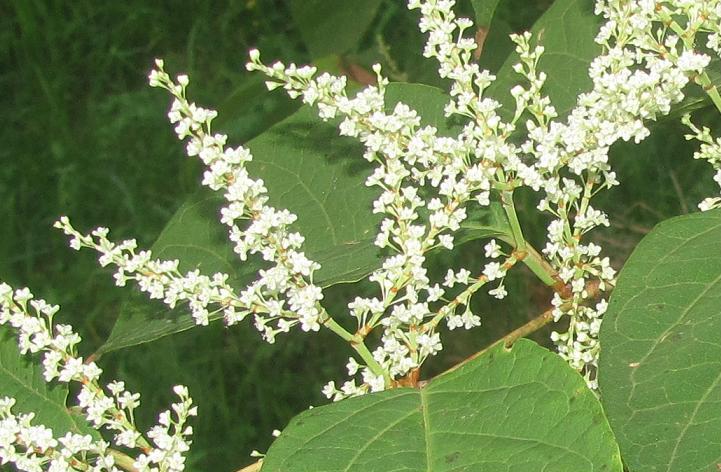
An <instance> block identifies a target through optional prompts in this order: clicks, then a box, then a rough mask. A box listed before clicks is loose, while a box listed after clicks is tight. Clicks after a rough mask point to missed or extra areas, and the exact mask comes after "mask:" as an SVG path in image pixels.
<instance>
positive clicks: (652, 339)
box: [599, 210, 721, 472]
mask: <svg viewBox="0 0 721 472" xmlns="http://www.w3.org/2000/svg"><path fill="white" fill-rule="evenodd" d="M601 346H602V350H601V358H600V370H599V380H600V386H601V393H602V396H601V398H602V399H603V404H604V407H605V409H606V412H607V414H608V418H609V422H610V423H611V426H612V427H613V429H614V431H615V433H616V436H617V437H618V441H619V445H620V447H621V450H622V451H623V458H624V461H625V462H626V463H627V464H628V467H629V469H630V470H632V471H633V472H644V471H668V472H671V471H673V472H686V471H688V472H697V471H709V472H711V471H715V470H716V464H718V463H721V211H719V210H716V211H713V212H707V213H697V214H692V215H687V216H683V217H678V218H673V219H671V220H667V221H665V222H663V223H661V224H660V225H658V226H657V227H656V228H655V229H654V230H653V231H652V232H651V233H650V234H649V235H648V236H646V237H645V238H644V239H643V240H642V241H641V243H640V244H639V245H638V246H637V248H636V250H635V251H634V252H633V254H632V255H631V257H630V258H629V260H628V262H627V263H626V265H625V267H624V268H623V271H622V272H621V274H620V276H619V280H618V285H617V286H616V288H615V289H614V292H613V296H612V297H611V302H610V304H609V307H608V312H607V313H606V315H605V321H604V323H603V326H602V329H601Z"/></svg>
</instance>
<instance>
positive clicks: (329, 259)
mask: <svg viewBox="0 0 721 472" xmlns="http://www.w3.org/2000/svg"><path fill="white" fill-rule="evenodd" d="M387 101H388V108H389V109H392V108H393V107H394V106H395V104H396V103H397V102H399V101H401V102H404V103H406V104H408V105H410V106H411V107H413V108H415V109H416V110H417V111H418V112H419V114H420V115H421V116H422V117H423V123H424V124H429V125H434V126H437V127H438V129H439V132H440V133H441V134H450V133H455V132H456V131H457V128H456V127H452V126H450V125H449V124H447V123H446V118H445V115H444V113H443V108H444V106H445V104H446V103H447V101H448V97H447V96H446V95H445V94H444V93H443V92H442V91H441V90H439V89H437V88H434V87H429V86H426V85H418V84H390V85H389V86H388V90H387ZM247 146H248V147H249V148H250V150H251V152H252V153H253V156H254V157H253V161H252V162H251V163H250V164H249V166H248V167H249V172H250V173H251V175H254V176H260V177H262V178H263V180H264V182H265V184H266V186H267V187H268V193H269V195H270V204H272V205H274V206H276V207H278V208H287V209H289V210H290V211H292V212H293V213H295V214H296V215H297V216H298V221H297V222H296V224H295V226H294V228H295V229H296V230H298V231H299V232H300V233H301V234H302V235H304V236H305V238H306V242H305V252H306V254H307V255H308V257H310V258H311V259H312V260H315V261H317V262H319V263H320V264H321V269H320V270H318V271H317V272H316V273H315V275H314V281H315V283H317V284H319V285H320V286H322V287H329V286H331V285H335V284H338V283H345V282H356V281H358V280H360V279H362V278H363V277H365V276H367V275H368V274H370V273H371V272H372V271H373V270H375V269H376V268H378V267H379V266H380V264H381V260H382V254H381V252H380V250H379V249H378V248H377V247H376V246H375V245H374V244H373V240H374V238H375V235H376V232H377V227H378V224H379V222H380V217H379V216H378V215H374V214H372V213H371V208H372V206H373V200H375V198H376V196H377V194H378V190H377V189H375V188H369V187H367V186H366V185H365V180H366V178H367V176H368V175H369V174H370V173H371V167H370V164H369V163H368V162H367V161H365V160H364V159H363V158H362V154H363V151H362V146H361V145H360V144H359V143H358V142H356V141H355V140H352V139H349V138H343V137H339V136H338V131H337V130H336V127H335V126H334V124H331V123H324V122H323V121H321V120H320V119H318V118H317V117H316V115H315V112H314V111H313V110H311V109H309V108H307V107H304V108H302V109H301V110H300V111H298V112H296V113H295V114H294V115H292V116H291V117H289V118H287V119H286V120H284V121H282V122H280V123H278V124H277V125H275V126H273V127H271V128H270V129H269V130H267V131H266V132H265V133H263V134H261V135H260V136H258V137H257V138H255V139H252V140H251V141H249V142H248V144H247ZM222 203H223V199H222V196H221V195H218V194H214V193H211V192H210V191H207V190H204V191H201V192H199V193H198V194H196V195H195V196H193V197H192V198H191V199H190V200H189V201H187V202H186V203H185V204H184V205H183V206H182V207H181V208H180V209H179V210H178V211H177V212H176V214H175V215H174V216H173V218H172V219H171V220H170V222H169V223H168V225H167V226H166V227H165V229H164V230H163V232H162V234H161V235H160V237H159V238H158V240H157V241H156V242H155V244H154V245H153V246H152V248H151V249H152V250H153V253H154V254H155V255H157V257H160V258H163V259H178V260H180V262H181V264H180V269H181V270H183V271H185V270H193V269H195V268H199V269H200V270H201V271H202V272H203V273H205V274H212V273H214V272H224V273H227V274H229V275H230V276H231V280H230V283H231V284H232V285H233V286H236V287H243V286H245V285H246V284H247V283H248V282H249V280H250V279H251V278H252V277H254V276H255V274H257V272H258V270H259V269H261V268H262V267H264V266H263V265H261V263H260V262H259V261H256V260H250V261H248V262H246V263H241V262H240V260H239V259H238V257H237V256H236V255H235V253H233V251H232V248H231V245H230V243H229V242H228V238H227V230H226V228H225V227H224V226H223V225H221V224H220V223H219V222H218V213H219V208H220V207H221V206H222ZM468 213H469V218H468V220H467V221H465V222H464V224H463V227H462V231H461V232H460V233H459V235H458V238H459V239H458V241H459V243H460V242H465V241H469V240H472V239H478V238H483V237H498V238H500V239H506V235H508V234H510V229H508V223H507V220H506V218H505V215H504V213H503V211H502V210H501V209H500V206H498V205H496V204H494V205H493V206H492V207H491V208H489V209H485V208H476V207H471V208H470V209H469V212H468ZM220 316H221V315H220V314H214V315H211V317H210V318H211V320H213V319H218V318H220ZM193 326H195V323H194V322H193V319H192V318H191V317H190V315H189V314H188V313H187V309H186V308H185V307H184V306H179V307H177V308H176V309H174V310H172V311H171V310H169V309H168V308H167V307H165V306H164V305H162V304H160V303H157V302H149V301H147V300H146V297H145V296H144V295H143V294H137V293H136V294H133V295H131V296H130V297H129V299H128V301H127V303H125V304H124V306H123V308H122V310H121V313H120V316H119V317H118V320H117V321H116V323H115V326H114V327H113V330H112V332H111V334H110V337H109V339H108V340H107V342H106V343H105V344H104V345H103V346H102V348H101V352H108V351H112V350H116V349H120V348H123V347H128V346H133V345H137V344H141V343H144V342H148V341H152V340H154V339H158V338H160V337H162V336H166V335H168V334H172V333H177V332H180V331H184V330H187V329H190V328H192V327H193Z"/></svg>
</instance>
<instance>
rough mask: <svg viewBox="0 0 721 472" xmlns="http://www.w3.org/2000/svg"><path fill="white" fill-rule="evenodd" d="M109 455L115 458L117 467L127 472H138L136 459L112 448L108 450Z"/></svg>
mask: <svg viewBox="0 0 721 472" xmlns="http://www.w3.org/2000/svg"><path fill="white" fill-rule="evenodd" d="M108 453H110V455H111V456H113V459H114V460H115V465H116V466H118V467H120V468H121V469H123V470H125V471H127V472H138V469H136V468H135V465H134V463H135V459H133V458H132V457H130V456H128V455H127V454H123V453H122V452H120V451H117V450H115V449H110V448H108Z"/></svg>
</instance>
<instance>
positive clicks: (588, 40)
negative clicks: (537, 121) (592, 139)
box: [487, 0, 601, 119]
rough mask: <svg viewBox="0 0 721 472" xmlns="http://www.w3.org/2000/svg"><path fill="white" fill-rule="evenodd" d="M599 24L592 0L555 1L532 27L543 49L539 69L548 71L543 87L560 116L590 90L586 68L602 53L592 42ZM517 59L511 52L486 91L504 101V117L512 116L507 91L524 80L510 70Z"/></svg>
mask: <svg viewBox="0 0 721 472" xmlns="http://www.w3.org/2000/svg"><path fill="white" fill-rule="evenodd" d="M599 27H600V19H599V17H597V16H595V15H594V14H593V2H592V1H591V0H556V1H555V2H554V3H553V5H551V7H550V8H549V9H548V10H547V11H546V12H545V13H544V14H543V15H542V16H541V17H540V18H539V19H538V21H536V23H535V24H534V25H533V28H532V29H531V32H532V33H533V37H534V38H535V41H537V42H538V43H539V44H541V45H543V47H544V48H545V52H544V53H543V56H541V60H540V62H539V70H541V71H544V72H546V73H547V74H548V79H547V80H546V84H545V85H544V88H543V90H544V92H545V93H546V94H547V95H548V96H549V97H550V98H551V103H553V105H554V106H555V107H556V111H557V112H558V114H559V116H561V117H563V116H565V115H566V114H567V113H568V112H569V111H570V110H571V109H572V108H573V107H574V106H575V105H576V99H577V97H578V94H579V92H581V91H584V90H590V89H591V86H592V83H591V79H590V78H589V76H588V67H589V65H590V64H591V61H592V60H593V59H594V58H595V57H596V56H598V54H599V53H600V52H601V46H600V45H598V44H596V42H595V41H594V38H595V36H596V33H597V32H598V29H599ZM517 62H519V59H518V54H516V53H515V52H514V53H513V54H511V55H510V56H509V57H508V59H506V62H505V63H504V64H503V66H502V67H501V69H500V70H499V71H498V74H497V79H496V81H495V82H494V83H493V84H492V85H491V86H490V87H489V88H488V92H487V93H488V96H491V97H494V98H495V99H497V100H499V101H500V102H501V103H502V104H503V108H502V109H501V110H500V113H501V114H502V116H503V117H504V118H507V119H509V118H511V117H513V110H514V107H515V100H514V99H513V97H511V94H510V90H511V88H513V86H514V85H515V84H517V83H520V82H521V81H522V80H523V79H522V78H521V76H520V75H518V74H517V73H516V72H514V71H513V65H514V64H516V63H517Z"/></svg>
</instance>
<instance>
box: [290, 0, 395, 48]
mask: <svg viewBox="0 0 721 472" xmlns="http://www.w3.org/2000/svg"><path fill="white" fill-rule="evenodd" d="M380 4H381V0H353V1H352V2H338V1H337V0H291V2H290V11H291V15H292V16H293V21H294V22H295V25H296V26H297V28H298V30H299V31H300V35H301V37H302V38H303V41H304V42H305V44H306V46H308V49H309V50H310V53H311V54H312V55H313V57H323V56H327V55H329V54H343V53H345V52H348V51H350V50H352V49H354V48H356V46H357V45H358V43H359V42H360V41H361V39H363V35H364V33H365V32H366V30H367V29H368V27H369V26H370V25H371V22H372V21H373V18H374V17H375V15H376V12H377V11H378V7H379V6H380Z"/></svg>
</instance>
